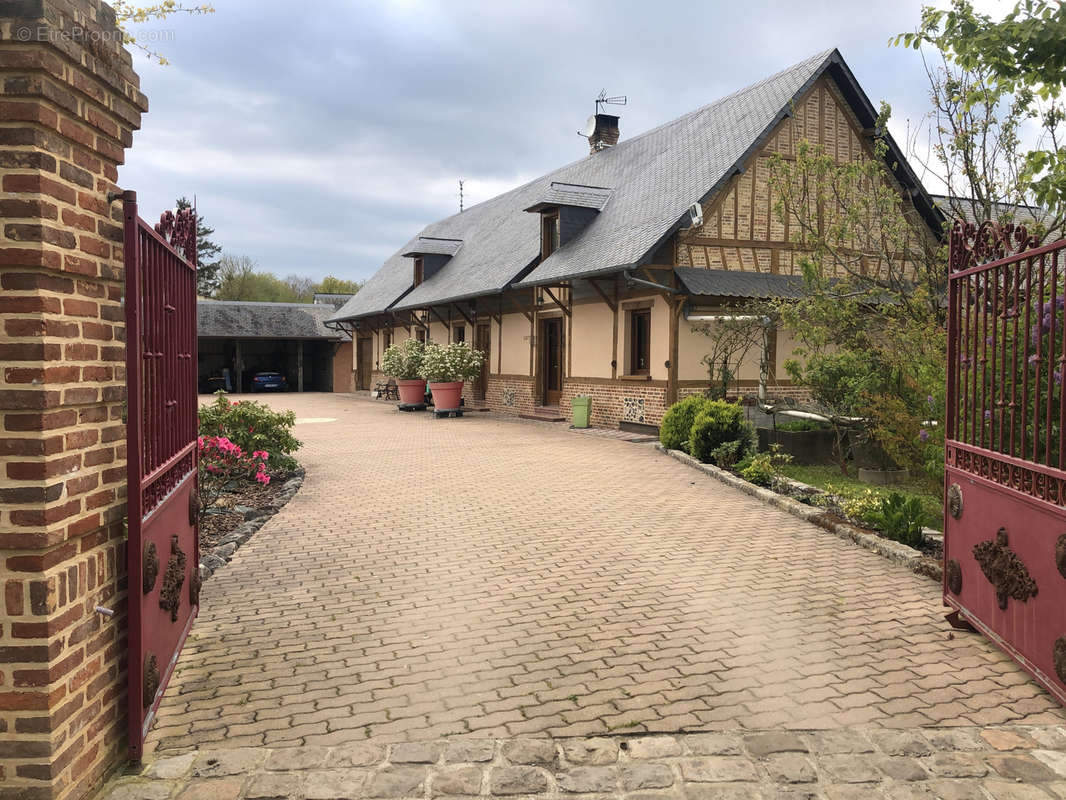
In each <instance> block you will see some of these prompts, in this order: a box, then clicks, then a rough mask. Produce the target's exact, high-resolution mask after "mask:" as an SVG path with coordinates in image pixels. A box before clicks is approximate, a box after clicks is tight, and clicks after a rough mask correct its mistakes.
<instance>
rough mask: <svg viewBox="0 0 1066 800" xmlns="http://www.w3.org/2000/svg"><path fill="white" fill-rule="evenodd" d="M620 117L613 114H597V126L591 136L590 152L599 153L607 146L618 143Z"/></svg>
mask: <svg viewBox="0 0 1066 800" xmlns="http://www.w3.org/2000/svg"><path fill="white" fill-rule="evenodd" d="M618 136H619V134H618V117H616V116H614V115H612V114H597V115H596V127H595V128H594V129H593V131H592V135H591V136H589V152H590V153H592V154H595V153H598V152H599V151H600V150H603V149H604V148H605V147H614V145H616V144H618Z"/></svg>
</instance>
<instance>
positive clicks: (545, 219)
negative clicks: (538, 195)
mask: <svg viewBox="0 0 1066 800" xmlns="http://www.w3.org/2000/svg"><path fill="white" fill-rule="evenodd" d="M540 230H541V234H540V257H541V260H544V259H545V258H547V257H548V256H550V255H551V254H552V253H554V252H555V251H556V250H558V249H559V211H558V210H555V211H545V212H544V213H543V214H541V217H540Z"/></svg>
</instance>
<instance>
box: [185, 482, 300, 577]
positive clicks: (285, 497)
mask: <svg viewBox="0 0 1066 800" xmlns="http://www.w3.org/2000/svg"><path fill="white" fill-rule="evenodd" d="M303 482H304V470H303V468H302V467H301V468H298V469H297V470H296V472H295V474H294V475H293V477H291V478H289V479H288V480H287V481H285V483H283V484H282V485H281V493H280V494H278V496H277V497H275V498H274V502H273V503H272V504H271V505H269V506H267V507H266V508H249V509H248V510H247V511H245V512H244V522H242V523H241V524H240V525H238V526H237V527H236V528H234V529H233V530H231V531H230V532H229V533H227V534H226V535H225V536H223V537H222V538H221V539H219V540H218V544H216V545H215V546H214V547H212V548H211V549H210V550H208V551H207V552H201V553H200V580H201V581H205V580H207V579H208V578H210V577H211V576H212V575H213V574H214V573H215V572H216V571H217V570H219V569H221V568H222V567H224V566H225V565H226V564H228V563H229V562H230V560H231V559H232V558H233V554H234V553H236V552H237V549H238V548H239V547H240V546H241V545H242V544H244V543H245V542H247V541H248V540H249V539H251V538H252V534H254V533H255V532H256V531H257V530H259V529H260V528H262V527H263V526H264V525H265V524H266V523H267V520H269V519H270V518H271V517H272V516H274V515H275V514H277V513H278V512H279V511H281V509H282V507H283V506H284V505H285V504H286V503H288V502H289V501H290V500H292V498H293V497H295V496H296V493H297V492H298V491H299V490H300V487H301V486H303Z"/></svg>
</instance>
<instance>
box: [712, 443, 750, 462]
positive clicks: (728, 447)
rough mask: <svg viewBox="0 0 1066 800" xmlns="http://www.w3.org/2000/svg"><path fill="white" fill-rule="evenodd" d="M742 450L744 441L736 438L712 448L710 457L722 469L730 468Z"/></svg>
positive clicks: (739, 456)
mask: <svg viewBox="0 0 1066 800" xmlns="http://www.w3.org/2000/svg"><path fill="white" fill-rule="evenodd" d="M743 452H744V443H743V442H741V441H740V440H739V439H737V440H734V441H732V442H726V443H725V444H722V445H719V446H718V447H716V448H714V452H712V453H711V458H712V459H713V460H714V463H715V464H717V465H718V466H720V467H721V468H722V469H732V468H733V466H734V465H735V464H736V463H737V461H739V460H740V459H741V457H742V455H743Z"/></svg>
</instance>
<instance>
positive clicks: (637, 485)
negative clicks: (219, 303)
mask: <svg viewBox="0 0 1066 800" xmlns="http://www.w3.org/2000/svg"><path fill="white" fill-rule="evenodd" d="M266 402H269V403H271V404H272V405H274V406H276V407H279V408H281V407H284V408H292V409H294V410H295V411H296V413H297V416H298V417H300V418H305V419H308V420H309V421H307V422H304V423H301V424H299V425H298V427H297V435H298V436H299V438H300V439H302V440H303V441H304V443H305V445H304V449H303V450H302V451H301V454H300V458H301V460H302V462H303V463H304V465H305V467H306V469H307V479H306V481H305V483H304V486H303V488H302V489H301V491H300V492H299V493H298V494H297V495H296V497H295V498H294V499H293V500H292V502H290V503H289V504H288V505H287V506H286V507H285V508H284V509H283V510H282V512H281V513H280V514H279V515H278V516H276V517H275V518H274V519H273V520H271V521H270V522H269V523H268V524H267V525H266V526H265V527H264V528H263V529H262V530H260V531H259V532H258V533H257V534H256V535H255V536H254V537H253V538H252V539H251V540H250V541H249V542H248V543H247V544H245V545H244V547H242V548H241V549H240V550H239V551H238V553H237V555H236V557H235V558H234V560H233V562H232V563H230V564H229V565H228V566H226V567H224V568H222V569H221V570H220V571H219V572H217V573H216V574H215V575H214V576H213V577H212V578H211V579H210V580H209V581H208V582H207V583H206V584H205V587H204V591H203V595H202V603H203V608H202V611H201V617H200V619H199V621H198V622H197V623H196V626H195V628H194V630H193V634H192V638H191V639H190V641H189V643H188V644H187V646H186V648H185V652H184V653H183V655H182V656H181V660H180V662H179V666H178V670H179V671H178V673H177V675H176V676H175V678H174V680H173V681H172V683H171V686H170V689H169V691H168V693H167V696H166V699H165V700H164V702H163V705H162V708H161V710H160V714H159V718H158V723H157V725H156V727H155V730H154V732H153V733H152V736H151V739H150V744H149V746H150V747H151V746H156V747H157V748H158V749H159V750H176V749H184V748H189V747H195V746H207V745H210V744H211V743H223V742H224V743H225V746H227V747H236V746H248V745H270V746H277V747H283V746H287V745H300V744H303V745H329V746H332V745H342V744H347V743H352V742H357V741H362V740H365V739H366V738H369V737H373V738H374V739H375V741H403V740H421V739H435V738H437V737H440V736H448V735H453V734H466V733H474V734H477V735H479V736H489V737H505V736H521V735H535V736H536V735H544V736H585V735H593V734H598V733H606V732H611V731H613V732H625V733H634V732H642V731H679V730H719V729H720V730H727V729H738V728H752V729H768V728H777V727H784V728H802V729H815V728H840V727H847V726H885V727H900V728H902V727H922V726H934V725H962V726H970V725H976V726H984V725H990V724H997V723H1003V722H1019V723H1025V724H1044V723H1058V724H1061V723H1062V722H1063V721H1066V715H1064V714H1063V712H1062V710H1061V709H1060V708H1059V707H1058V705H1057V704H1056V703H1055V702H1054V701H1053V700H1052V699H1051V698H1050V696H1049V695H1047V694H1046V693H1045V692H1043V691H1042V690H1041V689H1040V688H1039V687H1038V686H1036V685H1035V684H1034V683H1033V682H1032V681H1031V680H1030V679H1029V678H1028V677H1027V676H1026V675H1025V674H1024V673H1023V672H1021V671H1020V670H1019V669H1018V668H1016V667H1015V666H1014V664H1013V662H1011V661H1010V660H1009V659H1008V658H1007V657H1006V656H1004V655H1003V654H1002V653H1000V651H999V650H997V649H995V648H994V647H992V646H991V645H990V644H988V643H987V642H986V641H985V640H984V639H983V638H981V637H980V636H978V635H976V634H959V633H956V634H954V635H953V634H952V633H951V632H950V629H949V628H948V626H947V625H946V623H945V622H944V621H943V613H944V609H943V608H942V607H941V603H940V599H939V587H938V586H937V585H936V584H934V583H933V582H931V581H929V580H928V579H925V578H919V577H917V576H915V575H913V574H912V573H910V572H909V571H907V570H906V569H904V568H902V567H898V566H895V565H892V564H890V563H888V562H886V561H884V560H883V559H882V558H880V557H879V556H877V555H874V554H872V553H870V552H867V551H865V550H862V549H860V548H858V547H857V546H855V545H852V544H849V543H846V542H843V541H841V540H840V539H837V538H835V537H833V536H831V535H829V534H826V533H824V532H822V531H820V530H819V529H817V528H815V527H813V526H811V525H809V524H807V523H804V522H801V521H799V520H797V519H795V518H793V517H791V516H788V515H786V514H784V513H783V512H780V511H778V510H775V509H772V508H767V507H766V506H764V505H762V504H761V503H759V502H757V501H755V500H754V499H752V498H750V497H748V496H747V495H743V494H741V493H738V492H736V491H734V490H732V489H729V488H727V487H725V486H723V485H721V484H719V483H717V482H715V481H713V480H712V479H710V478H707V477H705V476H703V475H702V474H700V473H698V472H695V471H693V470H691V469H689V468H688V467H686V466H684V465H682V464H680V463H678V462H677V461H674V460H673V459H671V458H667V457H666V456H664V455H662V454H660V453H657V452H656V451H655V450H654V449H653V448H652V447H651V446H650V445H642V444H632V443H627V442H621V441H614V440H611V439H606V438H599V437H595V436H589V435H581V434H576V433H572V432H569V431H567V430H566V429H565V428H564V429H558V428H555V427H549V426H546V425H544V424H541V423H522V422H517V421H510V420H498V419H494V418H492V417H490V416H488V415H472V416H468V417H465V418H463V419H448V420H434V419H433V418H432V417H429V416H427V415H426V414H400V413H398V412H397V411H395V409H394V408H393V407H392V406H391V405H385V404H382V403H378V402H375V401H370V400H367V399H363V398H359V397H354V396H351V395H301V396H298V395H284V396H278V397H270V398H267V399H266ZM326 419H330V420H331V421H326Z"/></svg>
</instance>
